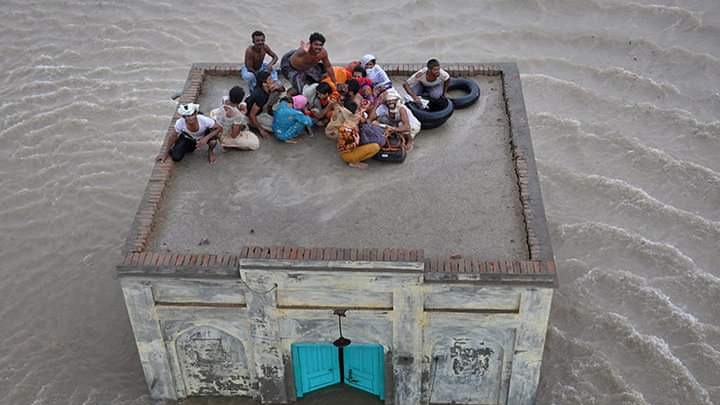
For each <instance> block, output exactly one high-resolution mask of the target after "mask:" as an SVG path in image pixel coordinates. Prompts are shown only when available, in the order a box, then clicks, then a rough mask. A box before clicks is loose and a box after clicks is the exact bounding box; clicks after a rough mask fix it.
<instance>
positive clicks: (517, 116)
mask: <svg viewBox="0 0 720 405" xmlns="http://www.w3.org/2000/svg"><path fill="white" fill-rule="evenodd" d="M423 66H424V64H417V63H415V64H397V63H388V64H383V67H384V69H385V70H386V72H387V73H388V74H389V75H410V74H412V73H414V72H415V71H417V70H419V69H420V68H422V67H423ZM241 68H242V65H241V64H237V63H220V64H216V63H198V64H194V65H193V66H192V67H191V69H190V74H189V75H188V78H187V80H186V82H185V86H184V89H183V92H182V95H181V96H180V98H179V100H178V103H190V102H197V100H198V99H199V97H200V94H201V92H202V85H203V81H204V79H205V77H206V75H218V76H232V75H239V72H240V69H241ZM443 68H444V69H446V70H447V71H448V72H449V73H450V74H452V75H454V76H473V75H501V76H502V80H503V85H504V97H505V104H506V110H507V114H508V117H509V120H510V131H511V139H512V142H511V144H512V153H513V160H514V163H515V170H516V174H517V178H518V187H519V193H520V199H521V201H522V205H523V216H524V220H525V224H526V232H527V244H528V249H529V252H530V261H514V262H506V261H494V262H493V261H477V260H472V259H471V260H469V261H467V260H465V259H463V260H462V261H461V262H460V261H456V260H454V259H452V258H450V259H447V260H441V259H437V260H435V259H425V258H424V257H423V253H422V250H408V249H340V248H299V247H288V246H284V247H283V246H279V247H245V248H243V249H241V251H240V253H239V254H237V255H206V254H201V255H197V254H179V253H153V252H147V248H148V246H149V243H150V241H151V238H152V231H153V228H154V226H155V225H156V223H157V220H158V218H157V217H158V213H159V210H160V206H161V201H162V198H163V196H164V194H165V190H166V188H167V186H168V184H169V182H170V179H171V177H172V173H173V171H174V168H175V164H174V162H172V161H171V160H167V161H165V162H156V163H155V166H154V167H153V170H152V172H151V175H150V179H149V181H148V185H147V187H146V189H145V193H144V194H143V197H142V200H141V202H140V205H139V207H138V211H137V214H136V216H135V220H134V221H133V225H132V227H131V231H130V234H129V236H128V238H127V240H126V243H125V246H124V249H123V253H124V254H125V258H124V260H123V263H122V264H121V266H119V267H124V268H125V267H143V268H146V269H152V268H156V269H163V268H170V267H174V266H175V267H181V268H187V269H196V270H198V271H200V272H202V271H203V270H207V271H209V272H210V273H212V270H213V269H215V270H217V269H224V268H226V265H227V264H228V263H231V262H232V260H239V259H241V258H262V259H285V260H361V261H408V262H414V261H418V262H424V263H425V267H426V272H427V273H429V274H440V273H443V274H445V276H443V277H448V276H447V274H454V273H457V274H460V273H471V274H473V273H474V274H478V275H492V274H524V275H533V274H535V275H538V274H546V275H552V276H553V277H555V266H554V262H552V259H553V255H552V249H551V247H550V239H549V234H548V231H547V225H546V222H545V215H544V208H543V204H542V197H541V194H540V186H539V179H538V175H537V170H536V167H535V162H534V155H533V151H532V143H531V140H530V131H529V127H528V122H527V114H526V112H525V105H524V101H523V98H522V89H521V87H520V81H519V80H520V77H519V73H518V71H517V66H516V65H515V64H512V63H507V64H503V63H501V64H471V63H445V64H443ZM178 118H179V116H178V114H177V113H175V114H174V115H173V117H172V119H171V122H170V126H169V127H168V129H167V131H166V134H165V137H164V140H163V143H162V146H161V153H165V151H166V150H167V148H168V144H169V140H170V137H171V136H172V135H173V134H174V130H173V128H174V123H175V121H176V120H177V119H178ZM173 258H174V259H173ZM173 260H174V261H173ZM198 260H199V261H200V262H199V263H198ZM218 260H219V262H218ZM235 263H236V262H235ZM461 263H462V264H461ZM503 263H505V264H503ZM507 263H513V264H511V265H507ZM528 263H530V264H528ZM454 269H457V271H453V270H454ZM460 269H463V270H464V271H461V270H460Z"/></svg>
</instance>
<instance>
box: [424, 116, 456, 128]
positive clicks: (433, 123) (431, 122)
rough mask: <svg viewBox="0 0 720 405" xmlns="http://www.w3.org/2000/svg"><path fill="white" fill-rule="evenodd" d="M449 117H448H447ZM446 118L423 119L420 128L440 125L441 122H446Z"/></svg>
mask: <svg viewBox="0 0 720 405" xmlns="http://www.w3.org/2000/svg"><path fill="white" fill-rule="evenodd" d="M448 118H449V117H448ZM447 120H448V119H447V118H446V119H444V120H435V121H425V122H421V123H420V124H421V125H420V128H421V129H433V128H437V127H439V126H441V125H442V124H444V123H446V122H447Z"/></svg>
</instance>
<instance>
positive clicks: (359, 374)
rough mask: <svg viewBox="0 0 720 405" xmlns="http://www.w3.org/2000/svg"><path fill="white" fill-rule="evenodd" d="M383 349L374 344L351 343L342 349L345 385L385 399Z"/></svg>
mask: <svg viewBox="0 0 720 405" xmlns="http://www.w3.org/2000/svg"><path fill="white" fill-rule="evenodd" d="M383 358H384V355H383V348H382V346H380V345H376V344H366V343H353V344H351V345H350V346H347V347H346V348H345V349H344V363H345V364H344V370H343V372H344V375H345V383H346V384H347V385H349V386H351V387H355V388H357V389H361V390H363V391H366V392H369V393H371V394H374V395H377V396H378V397H380V399H385V376H384V374H385V373H384V366H383Z"/></svg>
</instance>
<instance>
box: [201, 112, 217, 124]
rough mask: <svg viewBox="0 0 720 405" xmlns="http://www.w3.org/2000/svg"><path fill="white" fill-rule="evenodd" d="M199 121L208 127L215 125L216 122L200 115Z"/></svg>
mask: <svg viewBox="0 0 720 405" xmlns="http://www.w3.org/2000/svg"><path fill="white" fill-rule="evenodd" d="M198 120H200V121H202V122H205V123H206V124H207V125H212V124H214V123H215V120H214V119H212V118H210V117H208V116H207V115H200V114H198Z"/></svg>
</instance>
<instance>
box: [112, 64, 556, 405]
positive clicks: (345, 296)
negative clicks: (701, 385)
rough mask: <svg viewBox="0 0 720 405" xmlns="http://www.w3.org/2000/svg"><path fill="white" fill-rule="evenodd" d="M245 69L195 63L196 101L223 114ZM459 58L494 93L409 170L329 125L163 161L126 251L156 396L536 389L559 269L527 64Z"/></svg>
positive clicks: (496, 399)
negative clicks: (361, 153)
mask: <svg viewBox="0 0 720 405" xmlns="http://www.w3.org/2000/svg"><path fill="white" fill-rule="evenodd" d="M240 68H241V65H237V64H197V65H193V66H192V68H191V70H190V75H189V77H188V80H187V82H186V86H185V89H184V93H183V95H182V97H181V99H180V102H183V103H185V102H199V104H200V105H201V110H202V111H209V110H210V109H212V108H213V107H216V106H217V105H218V103H219V100H220V98H221V96H222V95H224V94H226V92H227V90H228V89H229V88H230V87H232V86H233V85H235V84H238V82H239V80H238V78H239V70H240ZM385 68H386V71H387V72H388V73H389V74H390V75H391V76H394V77H407V76H409V75H410V74H412V73H413V72H415V71H416V70H417V69H418V68H420V66H419V65H387V66H385ZM443 68H444V69H446V70H447V71H448V72H450V73H451V75H454V76H466V77H472V78H474V79H475V80H476V81H477V82H478V83H479V84H480V88H481V98H480V101H479V102H478V103H477V104H475V105H474V106H473V107H471V108H469V109H466V110H462V111H457V112H456V113H455V115H454V116H453V117H452V118H451V119H450V121H448V123H446V125H445V126H444V127H442V128H440V129H436V130H431V131H426V132H421V133H420V135H418V138H417V141H416V146H415V149H414V150H413V151H412V152H411V154H410V155H409V157H408V159H407V160H406V161H405V163H403V164H402V165H390V164H382V163H373V164H371V166H370V168H369V169H368V170H365V171H358V170H354V169H349V168H347V167H346V166H345V165H344V164H343V163H342V162H341V161H340V159H339V158H338V157H337V153H336V151H335V144H334V142H333V141H330V140H327V139H325V138H324V137H323V136H315V137H312V138H308V139H305V140H304V141H303V142H301V143H299V144H297V145H287V144H281V143H278V142H274V141H263V143H262V146H261V148H260V149H259V150H258V151H255V152H225V153H222V152H221V153H220V156H219V159H218V162H217V163H216V164H215V165H214V166H209V165H208V164H207V162H206V160H205V154H204V153H198V152H196V153H195V155H197V156H192V155H190V156H188V157H186V158H185V159H184V160H183V161H181V162H179V163H173V162H171V161H167V162H158V163H156V164H155V167H154V168H153V170H152V173H151V175H150V179H149V182H148V186H147V189H146V191H145V194H144V196H143V198H142V201H141V203H140V207H139V209H138V212H137V215H136V217H135V221H134V223H133V225H132V229H131V232H130V235H129V237H128V240H127V243H126V245H125V248H124V259H123V261H122V263H120V264H119V265H118V266H117V273H118V275H119V277H120V282H121V286H122V290H123V294H124V297H125V302H126V306H127V310H128V314H129V318H130V322H131V324H132V328H133V332H134V335H135V340H136V342H137V348H138V353H139V356H140V361H141V364H142V367H143V371H144V373H145V378H146V381H147V385H148V389H149V391H150V394H151V396H152V397H153V398H156V399H182V398H186V397H191V396H245V397H252V398H255V399H256V400H257V401H259V402H261V403H281V404H282V403H293V402H295V401H299V400H302V398H303V397H305V396H306V395H308V394H309V393H311V392H313V391H317V390H321V389H323V388H325V387H328V386H331V385H334V384H346V385H348V386H351V387H354V388H356V389H359V390H362V391H365V392H367V393H368V395H371V396H375V397H376V398H378V399H380V400H383V401H384V402H385V403H387V404H397V405H416V404H421V403H431V404H450V403H454V404H511V405H522V404H526V405H530V404H533V403H534V399H535V393H536V390H537V386H538V380H539V377H540V368H541V364H542V358H543V347H544V343H545V334H546V330H547V325H548V317H549V313H550V304H551V299H552V295H553V290H554V288H555V287H556V285H557V275H556V272H555V264H554V261H553V252H552V248H551V246H550V238H549V235H548V230H547V224H546V219H545V213H544V208H543V203H542V197H541V193H540V184H539V181H538V176H537V171H536V167H535V161H534V157H533V149H532V144H531V140H530V131H529V128H528V122H527V115H526V112H525V106H524V101H523V96H522V90H521V85H520V77H519V74H518V70H517V67H516V65H515V64H457V65H444V66H443ZM175 119H177V116H175V117H173V120H172V121H171V126H170V128H169V129H168V134H170V133H171V131H172V124H173V123H174V122H175ZM166 138H167V137H166ZM163 147H164V146H163Z"/></svg>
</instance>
